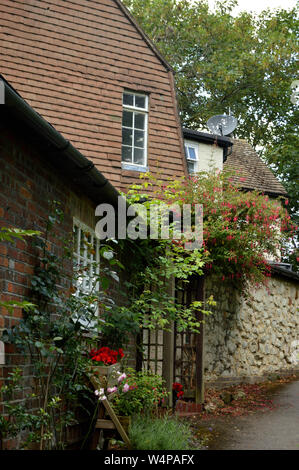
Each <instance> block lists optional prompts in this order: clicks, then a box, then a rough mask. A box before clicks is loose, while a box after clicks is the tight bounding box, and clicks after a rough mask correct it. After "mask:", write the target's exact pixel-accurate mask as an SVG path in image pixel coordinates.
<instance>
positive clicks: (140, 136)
mask: <svg viewBox="0 0 299 470" xmlns="http://www.w3.org/2000/svg"><path fill="white" fill-rule="evenodd" d="M134 146H135V147H142V148H143V147H144V132H143V131H135V133H134Z"/></svg>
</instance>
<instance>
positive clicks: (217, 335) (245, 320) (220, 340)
mask: <svg viewBox="0 0 299 470" xmlns="http://www.w3.org/2000/svg"><path fill="white" fill-rule="evenodd" d="M211 294H212V295H213V296H214V299H215V300H216V301H217V305H216V307H214V308H213V315H210V316H208V317H206V320H205V327H204V328H205V330H204V348H205V364H204V367H205V380H206V381H207V382H214V381H217V380H219V379H220V381H221V380H226V379H227V381H228V382H229V380H230V379H232V378H239V379H242V378H244V379H246V378H247V379H248V378H250V377H251V378H252V377H261V376H266V375H267V374H268V375H269V374H272V373H277V372H279V371H290V372H292V371H294V370H298V369H299V308H298V307H299V300H298V299H299V283H298V282H296V281H293V280H291V279H286V278H282V277H280V276H275V277H272V278H271V279H270V280H269V283H268V287H261V288H258V289H252V291H251V298H248V299H245V298H242V297H241V296H240V295H239V294H238V293H237V292H236V291H234V290H233V289H232V288H231V289H229V290H228V289H227V288H225V287H224V285H222V284H219V283H217V284H216V283H215V282H214V281H213V279H207V280H206V296H209V295H211Z"/></svg>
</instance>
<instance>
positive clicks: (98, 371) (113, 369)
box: [92, 362, 120, 387]
mask: <svg viewBox="0 0 299 470" xmlns="http://www.w3.org/2000/svg"><path fill="white" fill-rule="evenodd" d="M92 371H93V375H94V377H96V380H97V381H98V382H99V384H100V385H101V386H102V387H113V386H114V385H116V384H117V378H118V375H117V372H119V371H120V363H119V362H117V363H116V364H112V365H111V366H97V365H93V366H92Z"/></svg>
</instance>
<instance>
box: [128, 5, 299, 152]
mask: <svg viewBox="0 0 299 470" xmlns="http://www.w3.org/2000/svg"><path fill="white" fill-rule="evenodd" d="M124 4H125V5H126V6H127V7H128V8H129V9H130V11H131V12H132V14H133V15H134V17H135V18H136V19H137V21H138V22H139V23H140V25H141V26H142V28H143V29H144V30H145V32H146V33H147V34H148V35H149V37H150V38H151V39H152V40H153V42H154V43H155V44H156V46H157V47H158V49H159V50H160V51H161V52H162V54H163V55H164V57H165V58H166V59H167V60H168V62H169V63H170V65H171V66H172V67H173V69H174V71H175V74H176V85H177V90H178V97H179V104H180V109H181V118H182V122H183V124H184V125H186V126H188V127H191V128H194V129H197V128H202V127H203V126H205V124H206V121H207V119H208V118H210V117H211V116H212V115H214V114H219V113H221V114H222V113H223V112H226V113H228V111H229V109H230V110H231V112H232V113H233V114H234V115H235V116H236V117H237V118H238V120H239V125H238V129H237V134H238V136H239V137H241V138H245V139H247V140H249V141H250V142H251V143H252V144H253V145H254V146H256V145H263V146H265V145H267V144H268V143H269V141H273V139H274V138H275V137H277V136H281V135H284V130H285V128H286V126H287V125H288V123H289V122H290V120H292V117H293V115H294V110H295V109H296V104H294V103H292V101H291V94H292V90H291V84H292V82H293V81H294V80H295V79H296V78H297V64H296V54H295V51H296V50H297V42H296V31H297V29H298V20H297V18H296V15H295V12H296V11H295V9H293V10H289V11H288V10H284V9H280V10H273V11H270V10H266V11H264V12H262V13H261V14H260V15H258V16H254V15H253V14H251V13H248V12H241V13H240V14H239V15H238V16H235V17H234V16H232V10H233V7H234V6H235V5H236V4H237V1H235V0H226V1H222V2H218V4H217V5H216V8H215V10H214V11H212V10H210V9H209V7H208V4H207V2H206V1H199V0H197V1H194V2H192V3H191V2H190V1H188V0H124Z"/></svg>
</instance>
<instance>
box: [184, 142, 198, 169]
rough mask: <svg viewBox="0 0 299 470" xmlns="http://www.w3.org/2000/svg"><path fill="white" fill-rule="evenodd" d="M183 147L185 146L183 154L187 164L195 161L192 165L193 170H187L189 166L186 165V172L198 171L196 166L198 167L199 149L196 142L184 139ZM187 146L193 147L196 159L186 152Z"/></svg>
mask: <svg viewBox="0 0 299 470" xmlns="http://www.w3.org/2000/svg"><path fill="white" fill-rule="evenodd" d="M184 148H185V155H186V160H187V165H188V162H192V163H195V165H194V167H195V168H194V171H190V170H189V167H188V172H189V173H191V174H193V173H196V172H197V171H198V168H199V149H198V144H197V143H196V142H194V141H192V140H185V141H184ZM188 148H192V149H194V151H195V155H196V159H195V160H194V159H193V158H189V154H188Z"/></svg>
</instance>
